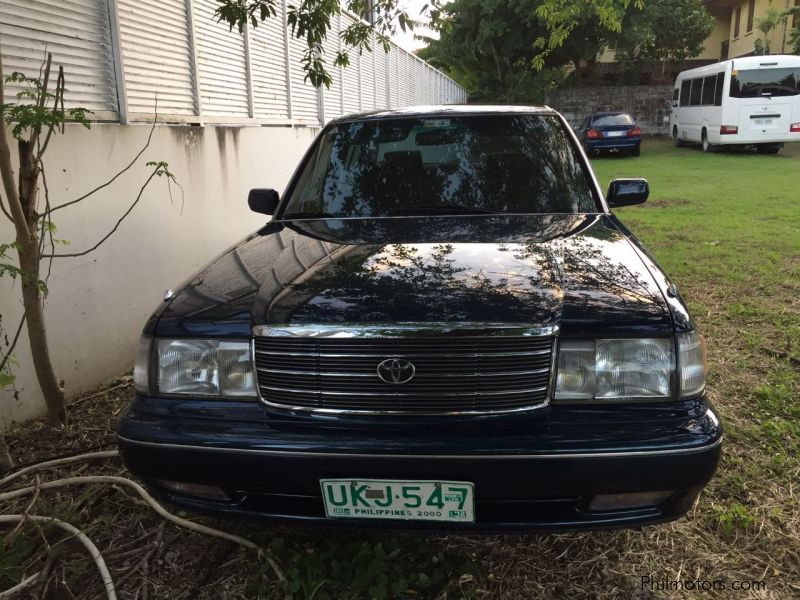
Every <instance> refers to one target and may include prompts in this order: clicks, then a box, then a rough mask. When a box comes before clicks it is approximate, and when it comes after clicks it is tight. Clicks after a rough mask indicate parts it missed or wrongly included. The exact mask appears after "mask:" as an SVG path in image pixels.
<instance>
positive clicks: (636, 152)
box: [630, 146, 642, 156]
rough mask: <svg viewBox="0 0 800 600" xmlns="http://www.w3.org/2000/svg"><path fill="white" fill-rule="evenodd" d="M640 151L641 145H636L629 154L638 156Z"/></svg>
mask: <svg viewBox="0 0 800 600" xmlns="http://www.w3.org/2000/svg"><path fill="white" fill-rule="evenodd" d="M641 153H642V148H641V146H636V148H634V149H633V150H631V151H630V154H631V156H639V155H640V154H641Z"/></svg>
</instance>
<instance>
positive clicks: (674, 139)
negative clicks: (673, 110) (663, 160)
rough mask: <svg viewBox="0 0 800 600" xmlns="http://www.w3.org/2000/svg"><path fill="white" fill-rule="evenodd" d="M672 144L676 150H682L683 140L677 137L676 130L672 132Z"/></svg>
mask: <svg viewBox="0 0 800 600" xmlns="http://www.w3.org/2000/svg"><path fill="white" fill-rule="evenodd" d="M672 143H673V145H674V146H675V147H676V148H683V140H682V139H681V138H679V137H678V128H677V127H676V128H675V129H673V130H672Z"/></svg>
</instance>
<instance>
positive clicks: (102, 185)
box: [50, 96, 158, 212]
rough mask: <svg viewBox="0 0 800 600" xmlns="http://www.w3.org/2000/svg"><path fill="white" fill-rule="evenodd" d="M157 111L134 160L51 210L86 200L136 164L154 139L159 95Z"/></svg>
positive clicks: (156, 109)
mask: <svg viewBox="0 0 800 600" xmlns="http://www.w3.org/2000/svg"><path fill="white" fill-rule="evenodd" d="M155 111H156V112H155V116H154V117H153V125H152V126H151V127H150V133H149V134H148V135H147V142H145V144H144V146H143V147H142V149H141V150H139V152H138V153H137V154H136V156H134V157H133V160H132V161H131V162H129V163H128V165H127V166H126V167H125V168H123V169H122V170H121V171H117V173H116V174H115V175H114V176H113V177H112V178H111V179H109V180H108V181H106V182H105V183H102V184H100V185H98V186H97V187H96V188H94V189H93V190H91V191H89V192H87V193H85V194H84V195H83V196H80V197H79V198H75V200H70V201H69V202H65V203H64V204H59V205H58V206H54V207H53V208H51V209H50V212H53V211H56V210H60V209H62V208H66V207H67V206H72V205H73V204H77V203H78V202H80V201H82V200H86V198H88V197H89V196H91V195H92V194H96V193H97V192H99V191H100V190H102V189H103V188H105V187H108V186H109V185H111V184H112V183H114V182H115V181H116V180H117V179H118V178H119V177H120V176H121V175H122V174H123V173H125V172H126V171H128V170H129V169H130V168H131V167H132V166H133V165H135V164H136V162H137V161H138V160H139V158H140V157H141V156H142V154H144V151H145V150H147V148H148V147H149V146H150V141H151V140H152V139H153V132H154V131H155V130H156V124H157V123H158V96H156V106H155Z"/></svg>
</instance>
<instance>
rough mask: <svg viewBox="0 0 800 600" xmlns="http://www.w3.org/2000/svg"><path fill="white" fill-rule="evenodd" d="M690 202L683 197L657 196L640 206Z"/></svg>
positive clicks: (651, 206) (656, 206)
mask: <svg viewBox="0 0 800 600" xmlns="http://www.w3.org/2000/svg"><path fill="white" fill-rule="evenodd" d="M686 204H691V202H690V201H689V200H686V199H685V198H658V199H656V200H648V201H647V202H645V203H644V204H643V205H642V206H643V207H645V208H666V207H667V206H683V205H686Z"/></svg>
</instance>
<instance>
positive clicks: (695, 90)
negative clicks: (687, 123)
mask: <svg viewBox="0 0 800 600" xmlns="http://www.w3.org/2000/svg"><path fill="white" fill-rule="evenodd" d="M702 93H703V79H702V78H698V79H692V91H691V96H690V98H689V103H690V104H691V105H692V106H700V101H701V100H702Z"/></svg>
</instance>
